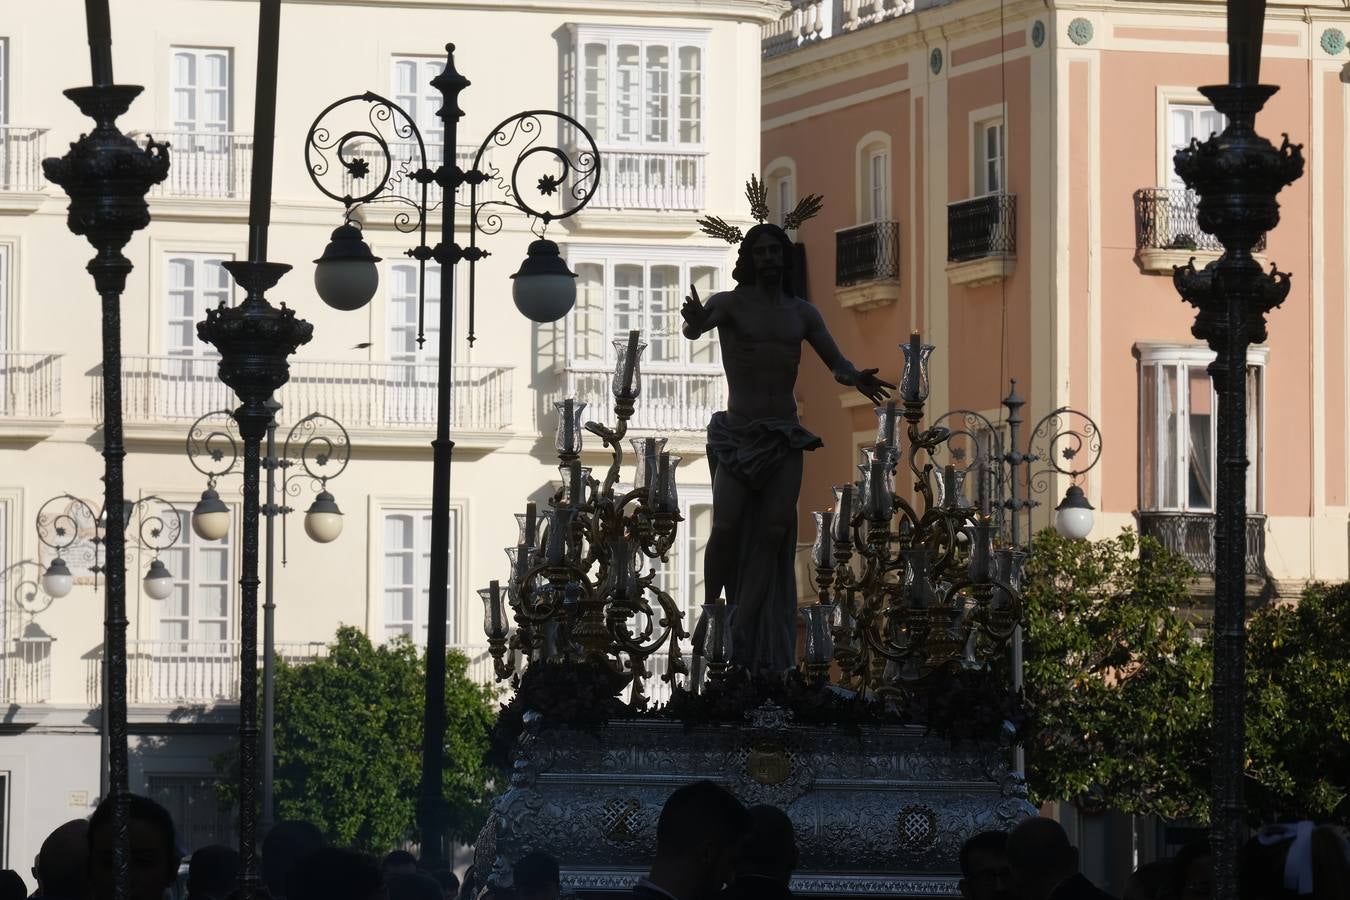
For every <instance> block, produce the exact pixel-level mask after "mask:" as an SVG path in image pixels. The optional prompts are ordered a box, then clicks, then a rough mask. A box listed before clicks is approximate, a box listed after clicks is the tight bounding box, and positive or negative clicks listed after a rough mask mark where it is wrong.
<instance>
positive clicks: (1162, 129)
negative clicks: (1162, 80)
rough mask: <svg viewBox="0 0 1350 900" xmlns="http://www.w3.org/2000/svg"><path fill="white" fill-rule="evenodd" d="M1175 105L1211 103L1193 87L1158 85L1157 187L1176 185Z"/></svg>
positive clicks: (1206, 105)
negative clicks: (1173, 131) (1172, 115)
mask: <svg viewBox="0 0 1350 900" xmlns="http://www.w3.org/2000/svg"><path fill="white" fill-rule="evenodd" d="M1175 106H1190V107H1207V108H1210V109H1212V108H1213V104H1211V103H1210V102H1209V100H1207V99H1206V98H1205V95H1204V94H1201V93H1200V92H1199V91H1197V90H1196V89H1195V87H1194V86H1185V85H1158V87H1157V92H1156V110H1157V133H1156V137H1157V147H1158V152H1157V159H1158V169H1157V175H1158V177H1157V184H1158V186H1159V187H1176V186H1178V185H1177V184H1176V183H1175V182H1173V180H1172V179H1173V178H1174V177H1175V172H1174V171H1173V169H1172V153H1173V151H1172V123H1171V113H1172V108H1173V107H1175Z"/></svg>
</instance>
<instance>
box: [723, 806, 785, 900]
mask: <svg viewBox="0 0 1350 900" xmlns="http://www.w3.org/2000/svg"><path fill="white" fill-rule="evenodd" d="M747 812H748V813H749V815H750V831H749V833H748V834H746V836H745V839H744V841H742V842H741V852H740V857H739V858H738V859H737V861H736V880H735V881H733V882H732V883H731V885H730V886H729V887H728V888H727V889H726V890H724V891H723V892H722V900H790V898H791V897H792V891H791V890H789V888H788V884H789V883H790V882H791V881H792V873H793V871H794V870H796V868H797V861H798V860H797V836H796V834H795V833H794V832H793V830H792V820H791V819H789V818H788V816H787V813H785V812H783V811H782V810H781V809H778V808H777V807H776V806H752V807H750V809H749V810H747Z"/></svg>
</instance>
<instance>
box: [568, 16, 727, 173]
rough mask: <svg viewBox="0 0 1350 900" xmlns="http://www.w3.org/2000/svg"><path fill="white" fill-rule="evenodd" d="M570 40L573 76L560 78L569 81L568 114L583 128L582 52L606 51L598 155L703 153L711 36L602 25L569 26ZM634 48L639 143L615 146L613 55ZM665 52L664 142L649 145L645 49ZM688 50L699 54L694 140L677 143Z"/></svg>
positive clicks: (624, 142) (685, 30) (700, 31)
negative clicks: (682, 72) (683, 56)
mask: <svg viewBox="0 0 1350 900" xmlns="http://www.w3.org/2000/svg"><path fill="white" fill-rule="evenodd" d="M568 28H569V29H570V31H571V37H572V51H571V55H572V57H573V61H572V63H571V66H570V68H571V72H570V73H568V72H564V77H566V76H567V75H568V74H570V75H571V78H572V85H571V108H570V109H569V112H570V113H571V114H572V116H573V117H574V118H576V119H577V121H579V122H582V123H583V124H585V122H586V115H585V113H586V111H585V108H584V106H585V96H586V93H585V87H586V47H587V46H588V45H592V44H603V45H605V47H606V51H605V66H606V70H605V71H606V76H605V79H604V91H605V96H604V103H603V109H604V127H603V128H600V129H593V131H599V132H600V133H599V134H597V135H596V143H597V144H599V145H600V147H601V148H602V149H606V148H608V149H613V150H618V149H642V148H654V149H655V148H664V149H672V148H677V149H681V150H701V149H703V147H704V145H705V143H706V142H707V137H706V135H707V130H708V44H709V35H710V34H711V32H710V31H708V30H706V29H696V28H641V27H615V26H603V25H582V24H577V23H571V24H569V25H568ZM629 44H633V45H636V46H637V47H638V65H639V70H640V73H639V76H638V88H637V92H636V99H635V103H634V105H635V107H636V108H637V110H638V123H637V139H636V140H619V139H618V138H617V135H618V133H619V129H618V127H617V125H618V121H619V120H618V113H617V110H618V105H617V101H618V99H619V95H618V81H619V79H618V59H617V54H616V50H617V48H618V47H620V46H623V45H629ZM648 47H665V48H666V49H667V51H668V52H667V62H666V65H667V70H666V71H667V91H666V98H667V111H666V116H665V118H666V128H667V132H666V134H667V138H668V139H667V140H664V141H656V140H649V139H648V137H647V134H648V131H649V128H648V125H647V121H648V120H647V97H646V93H647V79H646V74H647V68H646V60H647V48H648ZM685 47H692V48H696V49H697V50H698V52H699V73H698V81H699V103H698V123H699V125H698V140H697V141H681V140H680V119H681V117H680V97H681V92H680V87H681V84H680V50H681V48H685Z"/></svg>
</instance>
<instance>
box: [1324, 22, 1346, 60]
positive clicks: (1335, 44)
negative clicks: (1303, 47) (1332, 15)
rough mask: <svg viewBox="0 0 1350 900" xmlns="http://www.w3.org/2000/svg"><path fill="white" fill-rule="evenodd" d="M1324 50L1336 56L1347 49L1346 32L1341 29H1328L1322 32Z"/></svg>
mask: <svg viewBox="0 0 1350 900" xmlns="http://www.w3.org/2000/svg"><path fill="white" fill-rule="evenodd" d="M1322 49H1323V50H1325V51H1326V52H1327V53H1329V54H1331V55H1332V56H1335V55H1336V54H1338V53H1340V52H1341V51H1342V50H1344V49H1345V32H1343V31H1341V30H1340V29H1339V28H1328V29H1327V30H1326V31H1324V32H1322Z"/></svg>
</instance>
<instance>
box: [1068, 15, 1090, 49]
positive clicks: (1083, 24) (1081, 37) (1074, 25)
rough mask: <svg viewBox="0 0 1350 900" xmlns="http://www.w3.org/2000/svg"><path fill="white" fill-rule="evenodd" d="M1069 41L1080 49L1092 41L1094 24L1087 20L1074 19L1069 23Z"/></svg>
mask: <svg viewBox="0 0 1350 900" xmlns="http://www.w3.org/2000/svg"><path fill="white" fill-rule="evenodd" d="M1069 40H1071V41H1073V42H1074V43H1075V44H1077V45H1078V46H1080V47H1081V46H1083V45H1084V44H1086V43H1087V42H1088V41H1090V40H1092V23H1091V22H1089V21H1088V20H1087V19H1082V18H1079V19H1074V20H1073V21H1072V22H1070V23H1069Z"/></svg>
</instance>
